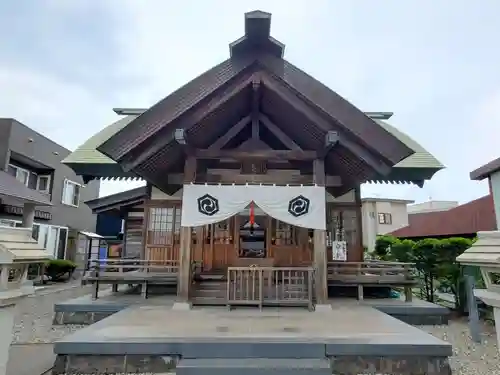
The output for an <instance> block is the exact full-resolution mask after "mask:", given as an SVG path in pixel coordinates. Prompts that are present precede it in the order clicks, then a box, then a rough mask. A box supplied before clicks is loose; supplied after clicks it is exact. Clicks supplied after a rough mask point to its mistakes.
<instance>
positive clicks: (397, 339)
mask: <svg viewBox="0 0 500 375" xmlns="http://www.w3.org/2000/svg"><path fill="white" fill-rule="evenodd" d="M54 351H55V353H56V354H57V359H56V363H55V367H54V375H55V374H64V373H65V372H68V373H96V372H97V373H99V371H101V372H105V371H108V373H120V372H134V371H139V372H145V373H148V372H150V373H153V374H154V373H161V372H167V371H171V370H172V369H173V368H174V367H176V365H177V363H178V362H179V359H181V358H182V360H185V359H203V358H206V359H213V358H219V359H221V361H222V362H224V361H226V360H229V359H233V360H236V359H238V360H243V359H248V358H253V359H259V358H268V359H269V358H274V359H307V360H310V359H315V358H316V359H329V361H330V363H331V371H332V372H333V373H342V374H347V375H348V374H360V373H391V374H392V373H401V374H428V375H434V374H440V375H441V374H449V372H447V371H449V365H448V361H447V358H448V356H451V355H452V348H451V345H450V344H448V343H446V342H444V341H441V340H439V339H437V338H435V337H433V336H431V335H429V334H427V333H425V332H424V331H421V330H419V329H418V328H416V327H413V326H411V325H408V324H406V323H403V322H401V321H400V320H398V319H395V318H392V317H390V316H389V315H387V314H384V313H382V312H380V311H378V310H377V309H375V308H372V307H369V306H367V305H361V304H357V305H356V304H352V305H351V306H341V305H339V304H336V306H333V308H332V310H331V311H329V312H308V311H306V310H302V309H291V308H287V309H282V310H278V309H276V310H264V311H259V310H256V309H253V310H247V309H242V310H235V311H226V310H223V309H217V308H201V309H197V310H190V311H175V310H172V309H171V307H168V306H132V307H129V308H127V309H125V310H123V311H120V312H118V313H116V314H114V315H112V316H110V317H108V318H106V319H104V320H101V321H100V322H97V323H95V324H93V325H91V326H89V327H87V328H84V329H82V330H80V331H78V332H76V333H74V334H72V335H69V336H67V337H65V338H63V339H62V340H60V341H58V342H57V343H56V344H55V347H54ZM233 362H234V361H233ZM233 365H234V363H233ZM228 366H229V365H228ZM394 371H397V372H394ZM264 372H265V371H264Z"/></svg>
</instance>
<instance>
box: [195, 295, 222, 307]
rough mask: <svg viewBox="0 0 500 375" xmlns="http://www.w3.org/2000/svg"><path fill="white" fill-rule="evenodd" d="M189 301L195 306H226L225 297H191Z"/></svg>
mask: <svg viewBox="0 0 500 375" xmlns="http://www.w3.org/2000/svg"><path fill="white" fill-rule="evenodd" d="M190 300H191V303H192V304H193V305H195V306H203V305H204V306H226V305H227V302H226V297H225V296H224V297H222V298H221V297H199V296H198V297H191V298H190Z"/></svg>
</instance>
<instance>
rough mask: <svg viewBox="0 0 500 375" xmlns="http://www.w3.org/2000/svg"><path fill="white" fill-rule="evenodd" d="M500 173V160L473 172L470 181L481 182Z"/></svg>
mask: <svg viewBox="0 0 500 375" xmlns="http://www.w3.org/2000/svg"><path fill="white" fill-rule="evenodd" d="M498 171H500V158H498V159H495V160H493V161H490V162H489V163H488V164H485V165H483V166H481V167H479V168H477V169H475V170H473V171H472V172H471V173H470V179H471V180H478V181H481V180H484V179H485V178H486V177H489V176H490V175H492V174H493V173H496V172H498Z"/></svg>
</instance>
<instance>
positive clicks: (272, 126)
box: [259, 113, 302, 150]
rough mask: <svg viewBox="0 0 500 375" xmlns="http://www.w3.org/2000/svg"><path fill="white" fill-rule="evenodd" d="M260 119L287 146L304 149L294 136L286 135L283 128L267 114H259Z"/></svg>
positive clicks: (292, 148)
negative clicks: (294, 139) (295, 140)
mask: <svg viewBox="0 0 500 375" xmlns="http://www.w3.org/2000/svg"><path fill="white" fill-rule="evenodd" d="M259 120H260V122H262V124H263V125H264V126H265V127H266V128H268V129H269V131H270V132H271V133H273V134H274V135H275V136H276V138H278V139H279V140H280V142H281V143H283V144H284V145H285V146H286V147H288V148H289V149H290V150H302V148H300V146H299V145H297V143H295V142H294V141H293V139H292V138H290V137H289V136H288V135H286V134H285V133H284V132H283V130H281V129H280V128H279V127H278V126H277V125H276V124H275V123H274V122H272V121H271V120H270V119H269V118H268V117H267V116H266V115H264V114H262V113H261V114H260V115H259Z"/></svg>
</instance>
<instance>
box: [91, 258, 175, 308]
mask: <svg viewBox="0 0 500 375" xmlns="http://www.w3.org/2000/svg"><path fill="white" fill-rule="evenodd" d="M178 272H179V264H178V261H177V260H156V261H155V260H139V259H102V260H95V261H93V262H92V263H91V264H90V265H89V271H88V273H87V274H86V275H85V276H84V280H85V281H89V282H91V283H93V284H94V291H93V295H92V296H93V298H94V299H97V298H98V293H99V284H111V285H112V288H113V291H114V292H116V291H118V285H120V284H128V285H136V284H139V285H141V286H142V289H141V294H142V295H143V297H145V298H146V297H147V288H148V284H172V283H176V282H177V274H178Z"/></svg>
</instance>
